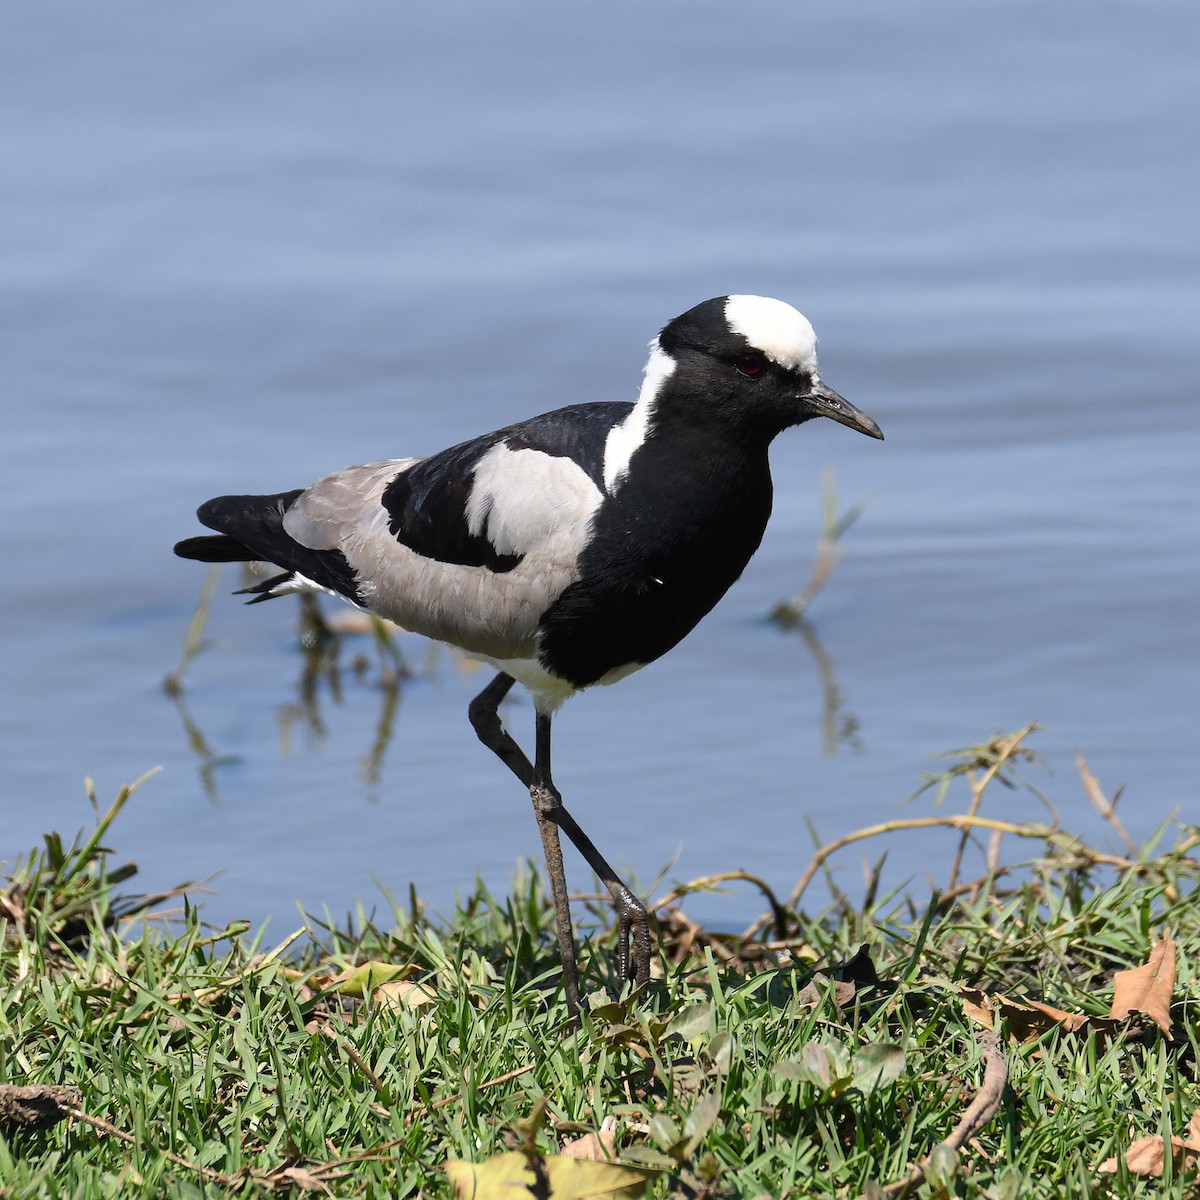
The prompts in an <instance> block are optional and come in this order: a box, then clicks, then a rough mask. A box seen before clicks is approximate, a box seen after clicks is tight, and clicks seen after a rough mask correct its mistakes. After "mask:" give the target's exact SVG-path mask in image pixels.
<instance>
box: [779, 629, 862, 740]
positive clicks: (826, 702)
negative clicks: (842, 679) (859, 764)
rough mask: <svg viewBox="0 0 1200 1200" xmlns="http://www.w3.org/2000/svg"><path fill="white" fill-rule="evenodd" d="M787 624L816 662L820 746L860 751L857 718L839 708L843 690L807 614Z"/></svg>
mask: <svg viewBox="0 0 1200 1200" xmlns="http://www.w3.org/2000/svg"><path fill="white" fill-rule="evenodd" d="M790 628H792V629H795V630H796V632H797V633H798V634H799V635H800V636H801V637H802V638H803V639H804V644H805V645H806V646H807V647H808V652H809V653H810V654H811V655H812V657H813V662H815V663H816V664H817V678H818V679H819V680H820V683H821V697H822V703H821V732H822V738H821V748H822V749H823V750H824V752H825V753H826V754H830V755H832V754H836V753H837V752H838V749H839V747H841V746H845V747H847V749H849V750H850V751H851V752H852V753H854V754H861V753H862V752H863V750H864V749H865V747H864V745H863V740H862V738H861V737H860V736H859V728H860V727H859V721H858V718H857V717H856V716H855V715H854V714H853V713H849V712H843V711H842V691H841V688H839V687H838V683H837V678H836V676H835V675H834V663H833V659H832V658H831V657H830V654H829V651H828V650H826V649H825V647H824V646H823V645H822V644H821V639H820V638H819V637H817V631H816V629H815V628H813V624H812V622H811V621H810V620H809V619H808V618H807V617H798V618H797V619H796V620H795V621H793V622H792V623H791V626H790Z"/></svg>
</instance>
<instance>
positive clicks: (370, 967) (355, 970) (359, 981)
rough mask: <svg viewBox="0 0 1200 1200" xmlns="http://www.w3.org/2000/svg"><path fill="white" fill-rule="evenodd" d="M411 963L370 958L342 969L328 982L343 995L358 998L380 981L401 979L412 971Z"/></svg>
mask: <svg viewBox="0 0 1200 1200" xmlns="http://www.w3.org/2000/svg"><path fill="white" fill-rule="evenodd" d="M412 969H413V968H412V964H411V963H389V962H379V961H378V960H376V959H372V960H371V961H369V962H365V963H361V964H360V965H359V966H357V967H352V968H351V969H350V970H347V971H342V972H341V973H340V974H338V975H335V976H333V978H332V979H331V980H330V981H329V982H330V984H331V985H332V986H334V987H336V988H337V990H338V991H339V992H341V993H342V995H343V996H357V997H358V998H359V999H360V1000H361V999H362V997H363V996H365V995H366V994H367V989H368V988H369V987H370V988H377V987H379V985H380V984H382V983H388V982H390V981H391V980H393V979H403V978H404V977H405V976H406V975H410V974H411V973H412Z"/></svg>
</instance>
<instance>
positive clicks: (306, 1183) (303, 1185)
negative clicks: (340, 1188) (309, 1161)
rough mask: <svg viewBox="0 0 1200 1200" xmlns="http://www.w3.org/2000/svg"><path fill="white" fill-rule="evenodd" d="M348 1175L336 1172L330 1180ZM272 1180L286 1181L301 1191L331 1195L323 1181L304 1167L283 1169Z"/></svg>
mask: <svg viewBox="0 0 1200 1200" xmlns="http://www.w3.org/2000/svg"><path fill="white" fill-rule="evenodd" d="M348 1174H349V1172H348V1171H337V1172H335V1173H334V1174H333V1175H332V1176H330V1178H335V1179H336V1178H339V1177H341V1176H343V1175H348ZM272 1178H273V1179H279V1180H286V1181H287V1183H288V1184H290V1185H291V1186H292V1187H295V1188H300V1189H301V1190H302V1191H306V1192H324V1193H325V1194H326V1195H329V1196H332V1195H333V1193H332V1192H331V1191H330V1190H329V1186H328V1184H326V1182H325V1180H324V1179H322V1178H321V1177H320V1176H319V1175H314V1174H313V1172H312V1171H309V1170H307V1169H306V1168H304V1167H284V1168H283V1170H282V1171H279V1172H277V1173H276V1174H275V1175H274V1176H273V1177H272Z"/></svg>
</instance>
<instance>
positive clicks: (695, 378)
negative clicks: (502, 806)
mask: <svg viewBox="0 0 1200 1200" xmlns="http://www.w3.org/2000/svg"><path fill="white" fill-rule="evenodd" d="M649 349H650V354H649V358H648V360H647V362H646V366H645V369H644V372H643V377H642V383H641V387H640V390H639V392H638V396H637V400H636V401H624V402H620V401H596V402H583V403H574V404H570V405H568V406H567V407H564V408H559V409H556V410H554V411H552V412H547V413H544V414H542V415H540V416H535V417H532V418H529V419H528V420H524V421H519V422H517V423H516V424H512V425H507V426H505V427H504V428H502V429H497V430H495V431H493V432H491V433H487V434H484V435H483V436H481V437H475V438H472V439H470V440H469V441H464V442H461V443H459V444H458V445H455V446H451V447H450V448H449V449H447V450H442V451H441V452H439V453H435V454H431V455H428V456H426V457H409V458H394V459H389V460H386V461H380V462H372V463H367V464H365V465H363V466H355V467H349V468H347V469H345V470H340V471H335V472H333V473H332V474H329V475H326V476H324V477H323V478H321V479H318V480H317V481H316V482H315V483H313V484H311V485H310V486H308V487H305V488H296V489H294V490H291V491H285V492H277V493H274V494H269V495H239V496H218V497H217V498H215V499H213V500H209V501H208V502H207V503H205V504H203V505H201V506H200V508H199V510H198V511H197V516H198V518H199V520H200V522H201V524H203V525H204V526H206V527H207V528H208V529H211V530H215V531H216V533H215V534H209V535H202V536H196V537H190V538H187V539H185V540H183V541H181V542H179V543H178V544H177V545H176V546H175V553H176V554H177V555H179V556H180V557H182V558H186V559H195V560H199V561H201V562H210V563H213V562H242V561H246V562H256V561H257V562H264V563H268V564H274V565H275V566H276V567H278V569H279V573H278V574H273V575H271V576H270V577H269V578H267V579H265V580H263V581H261V582H259V583H257V584H255V585H253V586H251V587H248V588H243V589H241V591H240V594H249V595H250V597H251V598H250V600H248V601H247V603H250V604H254V603H259V602H261V601H264V600H268V599H272V598H275V597H278V596H283V595H286V594H289V593H293V592H298V591H309V592H311V591H321V592H328V593H332V594H333V595H335V596H339V597H341V598H343V599H345V600H348V601H350V602H351V603H352V604H354V605H357V606H358V607H359V608H361V609H365V610H366V611H367V612H369V613H373V614H376V615H378V616H380V617H384V618H388V619H390V620H392V621H395V622H396V623H397V624H399V625H400V626H402V627H404V628H405V629H408V630H412V631H415V632H417V633H421V634H425V635H426V636H428V637H430V638H433V639H436V640H439V641H442V642H446V643H449V644H450V645H452V646H455V647H458V648H459V649H461V650H462V651H464V652H465V653H466V654H468V655H470V656H472V657H473V658H475V659H478V660H482V661H483V662H485V663H487V664H490V665H491V666H492V667H494V668H495V670H496V672H497V673H496V675H495V677H494V678H493V679H492V680H491V682H489V683H488V685H487V686H486V687H485V688H484V689H483V690H482V691H481V692H480V693H479V695H477V696H476V697H475V698H474V699H473V700H472V701H471V703H470V705H469V710H468V711H469V717H470V721H471V724H472V726H473V727H474V730H475V733H476V735H477V736H478V738H479V740H480V741H481V742H482V743H483V745H484V746H486V747H487V748H488V749H489V750H491V751H492V752H493V753H494V754H495V755H496V756H497V757H498V758H499V759H500V761H501V762H502V763H503V764H504V765H505V766H506V767H507V768H508V769H509V770H510V771H511V772H512V774H513V775H515V776H516V778H517V779H518V780H519V781H520V783H521V784H522V786H523V787H525V788H527V789H528V790H529V794H530V798H531V800H532V803H533V809H534V816H535V818H536V820H537V824H538V829H539V832H540V834H541V840H542V846H543V851H544V853H545V857H546V866H547V875H548V878H549V882H550V887H551V895H552V899H553V904H554V914H555V927H556V934H557V942H558V949H559V956H560V960H561V964H562V969H561V979H562V985H563V993H564V999H565V1002H566V1004H567V1007H568V1011H569V1012H570V1013H571V1014H572V1015H577V1014H578V1011H579V1003H580V986H579V975H578V967H577V963H576V958H575V946H574V933H573V930H572V926H571V914H570V907H569V903H568V893H567V887H566V878H565V873H564V868H563V860H562V850H561V841H560V837H559V833H560V831H561V832H562V833H565V834H566V835H567V837H568V838H569V839H570V841H571V842H572V843H573V844H574V846H575V847H576V848H577V849H578V850H579V852H580V853H581V854H582V855H583V857H584V859H586V861H587V862H588V864H589V865H590V866H591V867H592V869H593V870H594V871H595V872H596V874H597V876H598V877H599V878H600V880H601V881H602V882H603V883H604V885H605V887H606V889H607V890H608V892H609V895H610V896H611V899H612V902H613V906H614V909H615V912H616V918H617V934H618V937H617V973H618V976H619V977H620V979H621V981H622V984H625V983H632V984H633V985H634V986H635V987H641V986H643V985H645V984H646V983H647V981H648V979H649V975H650V961H651V955H652V939H651V933H650V921H649V915H648V913H647V910H646V908H645V906H644V905H643V904H642V902H641V901H640V900H639V899H638V897H637V896H636V895H635V894H634V892H633V891H632V890H631V889H630V888H629V887H628V886H627V885H626V884H625V883H624V881H623V880H622V879H621V878H620V877H619V876H618V875H617V873H616V872H615V871H614V870H613V869H612V867H611V866H610V865H609V863H608V862H607V860H606V859H605V858H604V856H603V855H602V854H601V853H600V851H599V850H598V849H597V848H596V846H595V844H594V843H593V842H592V841H591V839H590V838H589V837H588V836H587V834H586V833H584V831H583V830H582V829H581V828H580V826H579V824H578V823H577V822H576V821H575V819H574V817H573V816H572V815H571V814H570V812H569V811H568V810H567V808H566V806H565V804H564V803H563V800H562V796H561V793H560V792H559V791H558V789H557V787H556V786H555V784H554V780H553V777H552V774H551V762H550V751H551V728H552V723H553V719H554V717H555V715H556V714H557V712H558V711H559V709H560V708H561V706H562V705H563V703H564V702H565V701H566V700H568V699H569V698H570V697H572V696H573V695H575V694H576V693H577V692H579V691H582V690H583V689H585V688H589V687H593V686H602V685H607V684H612V683H616V682H617V681H619V680H621V679H623V678H624V677H626V676H628V675H629V674H631V673H632V672H634V671H637V670H638V669H640V668H641V667H644V666H646V665H647V664H649V663H652V662H654V661H655V660H656V659H658V658H660V657H661V656H662V655H663V654H665V653H666V652H667V651H669V650H670V649H672V647H674V646H675V645H676V644H677V643H678V642H679V641H680V640H681V639H682V638H683V637H684V636H685V635H686V634H687V633H689V632H690V631H691V630H692V629H693V628H694V626H695V625H696V624H697V623H698V622H699V621H700V619H701V618H702V617H703V616H704V615H705V614H706V613H708V612H709V610H710V609H712V607H713V606H714V605H715V604H716V603H717V601H718V600H720V599H721V597H722V596H723V595H724V594H725V592H726V591H727V590H728V588H729V587H730V586H731V585H732V584H733V583H734V581H735V580H737V579H738V577H739V576H740V575H741V574H742V571H743V570H744V568H745V567H746V565H747V563H748V562H749V561H750V558H751V556H752V555H753V554H754V552H755V550H756V549H757V548H758V546H759V543H760V541H761V540H762V537H763V532H764V530H765V529H766V525H767V520H768V517H769V516H770V512H771V502H772V480H771V471H770V465H769V462H768V453H767V451H768V447H769V445H770V443H771V442H772V440H773V439H774V438H775V436H776V435H777V434H779V433H781V432H783V431H784V430H785V429H788V428H790V427H791V426H795V425H800V424H802V423H803V422H805V421H809V420H811V419H814V418H817V417H826V418H829V419H830V420H833V421H836V422H838V423H839V424H841V425H845V426H848V427H849V428H850V429H854V430H857V431H858V432H859V433H862V434H865V435H867V436H868V437H872V438H878V439H882V438H883V433H882V431H881V430H880V428H879V426H878V425H877V424H876V423H875V421H874V420H873V419H872V418H871V417H869V416H867V415H866V413H864V412H862V411H861V410H859V409H858V408H856V407H855V406H854V405H853V404H851V403H850V401H848V400H846V399H845V398H844V397H843V396H841V395H839V394H838V393H837V392H836V391H834V390H833V389H832V388H831V387H829V386H828V385H827V384H825V383H824V382H823V381H822V379H821V377H820V374H819V372H818V369H817V339H816V335H815V333H814V332H813V327H812V325H811V324H810V323H809V321H808V319H807V318H806V317H805V316H804V315H803V314H802V313H800V312H799V311H798V310H797V309H795V308H794V307H792V305H790V304H787V303H785V302H784V301H782V300H776V299H772V298H770V297H765V296H752V295H729V296H717V297H714V298H712V299H710V300H705V301H704V302H703V303H701V304H697V305H696V306H694V307H693V308H690V309H688V310H687V311H686V312H685V313H683V314H682V315H681V316H678V317H676V318H674V319H673V320H672V321H669V322H668V323H667V324H666V325H665V326H664V327H663V328H662V330H661V331H660V332H659V334H658V335H657V337H655V338H654V339H653V340H652V341H651V342H650V347H649ZM516 683H519V684H521V685H522V686H523V687H524V688H525V690H526V691H527V692H528V693H529V694H530V696H531V697H532V700H533V709H534V753H533V758H532V761H531V760H530V758H529V756H528V755H527V754H526V753H525V751H524V750H522V749H521V747H520V746H519V745H518V743H517V741H516V740H515V739H514V738H513V736H512V735H511V734H510V733H509V731H508V730H507V729H506V727H505V725H504V723H503V721H502V720H501V717H500V714H499V707H500V703H501V701H502V700H503V699H504V698H505V697H506V696H507V695H508V693H509V691H510V690H511V688H512V687H513V686H514V684H516Z"/></svg>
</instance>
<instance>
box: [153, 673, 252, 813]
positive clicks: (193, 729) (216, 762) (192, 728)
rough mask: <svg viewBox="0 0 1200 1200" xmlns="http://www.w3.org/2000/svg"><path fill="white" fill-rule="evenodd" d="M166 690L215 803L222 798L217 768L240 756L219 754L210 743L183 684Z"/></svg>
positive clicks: (201, 776)
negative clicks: (191, 707) (218, 786)
mask: <svg viewBox="0 0 1200 1200" xmlns="http://www.w3.org/2000/svg"><path fill="white" fill-rule="evenodd" d="M170 679H171V680H173V679H175V676H171V677H170ZM168 682H170V680H169V681H168ZM166 692H167V695H169V696H170V697H171V701H172V703H173V704H174V705H175V711H176V712H177V713H178V714H179V719H180V721H182V722H183V731H184V733H185V734H186V735H187V743H188V749H189V750H191V751H192V753H193V754H195V755H197V756H198V757H199V759H200V784H201V786H202V787H203V788H204V794H205V795H206V796H207V797H208V798H209V800H211V801H212V802H213V803H214V804H215V803H216V802H217V801H218V800H219V799H220V796H219V795H218V793H217V768H218V767H223V766H225V765H226V764H227V763H235V762H238V761H239V760H238V757H237V755H236V754H218V753H217V752H216V751H215V750H214V749H213V748H212V747H211V746H210V745H209V744H208V739H207V738H206V737H205V736H204V733H203V731H202V730H201V728H200V726H199V725H197V724H196V720H195V718H194V717H193V716H192V714H191V710H190V709H189V708H188V706H187V702H186V701H185V700H184V698H183V688H182V686H178V685H176V686H175V687H171V686H168V687H167V688H166Z"/></svg>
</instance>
